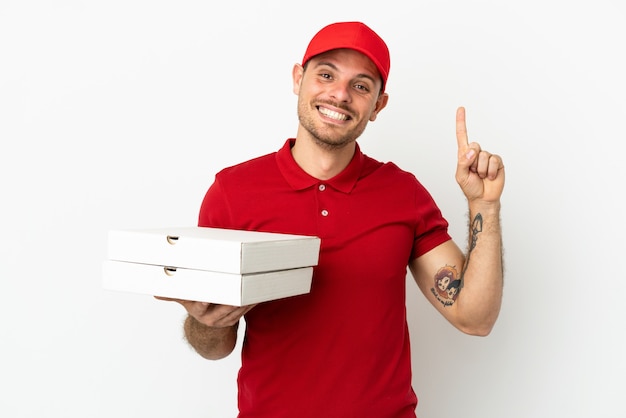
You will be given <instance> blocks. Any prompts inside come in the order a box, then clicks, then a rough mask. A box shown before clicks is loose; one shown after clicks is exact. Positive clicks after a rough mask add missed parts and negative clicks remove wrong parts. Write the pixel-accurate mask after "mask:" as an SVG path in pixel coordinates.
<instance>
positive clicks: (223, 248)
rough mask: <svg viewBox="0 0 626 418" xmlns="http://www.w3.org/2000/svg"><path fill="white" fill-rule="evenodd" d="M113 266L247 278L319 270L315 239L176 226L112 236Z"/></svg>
mask: <svg viewBox="0 0 626 418" xmlns="http://www.w3.org/2000/svg"><path fill="white" fill-rule="evenodd" d="M108 244H109V246H108V252H109V254H108V258H109V260H115V261H130V262H134V263H144V264H155V265H161V266H172V267H184V268H190V269H197V270H210V271H219V272H224V273H235V274H247V273H257V272H262V271H273V270H285V269H290V268H298V267H310V266H315V265H317V262H318V256H319V249H320V239H319V238H317V237H310V236H303V235H291V234H278V233H269V232H256V231H240V230H232V229H219V228H202V227H173V228H158V229H136V230H113V231H109V243H108Z"/></svg>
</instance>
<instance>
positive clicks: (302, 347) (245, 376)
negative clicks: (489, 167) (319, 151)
mask: <svg viewBox="0 0 626 418" xmlns="http://www.w3.org/2000/svg"><path fill="white" fill-rule="evenodd" d="M294 141H295V140H294V139H290V140H287V142H286V143H285V145H284V146H283V147H282V148H281V149H280V150H279V151H278V152H276V153H271V154H268V155H265V156H262V157H259V158H256V159H253V160H250V161H247V162H244V163H241V164H239V165H236V166H233V167H229V168H226V169H224V170H222V171H221V172H219V173H218V174H217V175H216V178H215V182H214V183H213V185H211V187H210V188H209V190H208V191H207V194H206V196H205V198H204V201H203V203H202V207H201V209H200V216H199V225H200V226H211V227H221V228H234V229H247V230H257V231H268V232H283V233H292V234H303V235H314V236H318V237H320V238H321V250H320V259H319V265H318V266H317V267H315V270H314V275H313V284H312V289H311V293H309V294H307V295H302V296H295V297H291V298H286V299H281V300H277V301H272V302H265V303H262V304H260V305H257V306H256V307H255V308H254V309H252V310H251V311H250V312H249V313H248V314H247V315H246V318H245V319H246V331H245V338H244V342H243V348H242V366H241V370H240V372H239V377H238V385H239V410H240V415H239V417H240V418H249V417H265V418H282V417H285V418H287V417H288V418H309V417H310V418H322V417H323V418H335V417H336V418H351V417H354V418H364V417H375V418H384V417H389V418H404V417H415V407H416V405H417V397H416V396H415V393H414V392H413V389H412V387H411V352H410V346H409V333H408V326H407V321H406V309H405V291H406V274H407V264H408V262H409V260H411V259H413V258H416V257H419V256H420V255H422V254H424V253H426V252H427V251H429V250H431V249H432V248H434V247H436V246H437V245H439V244H441V243H443V242H445V241H447V240H449V239H450V236H449V234H448V232H447V226H448V224H447V222H446V220H445V219H444V218H443V217H442V215H441V212H440V211H439V209H438V208H437V206H436V204H435V203H434V201H433V199H432V197H431V196H430V194H429V193H428V192H427V191H426V189H425V188H424V187H423V186H422V185H421V184H420V183H419V182H418V181H417V179H416V178H415V176H414V175H412V174H410V173H408V172H405V171H402V170H401V169H399V168H398V167H397V166H396V165H395V164H393V163H381V162H378V161H376V160H374V159H372V158H370V157H368V156H366V155H365V154H363V153H362V152H361V151H360V148H359V147H358V145H357V150H356V152H355V155H354V157H353V159H352V161H351V162H350V164H349V165H348V166H347V167H346V169H345V170H343V171H342V172H341V173H340V174H338V175H337V176H335V177H334V178H332V179H330V180H325V181H321V180H318V179H316V178H314V177H311V176H310V175H308V174H307V173H305V172H304V171H303V170H302V169H301V168H300V167H299V166H298V165H297V164H296V162H295V161H294V159H293V157H292V155H291V151H290V150H291V146H292V144H293V143H294Z"/></svg>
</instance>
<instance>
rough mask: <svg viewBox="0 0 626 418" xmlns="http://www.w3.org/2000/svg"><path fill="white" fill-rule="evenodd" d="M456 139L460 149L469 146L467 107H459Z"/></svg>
mask: <svg viewBox="0 0 626 418" xmlns="http://www.w3.org/2000/svg"><path fill="white" fill-rule="evenodd" d="M456 141H457V144H458V145H459V149H462V148H467V147H468V146H469V141H468V139H467V127H466V126H465V108H464V107H459V108H458V109H457V110H456Z"/></svg>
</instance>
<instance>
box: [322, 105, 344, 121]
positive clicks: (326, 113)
mask: <svg viewBox="0 0 626 418" xmlns="http://www.w3.org/2000/svg"><path fill="white" fill-rule="evenodd" d="M319 110H320V113H321V114H322V115H324V116H326V117H329V118H331V119H335V120H346V119H348V116H347V115H344V114H343V113H339V112H335V111H334V110H330V109H326V108H325V107H320V108H319Z"/></svg>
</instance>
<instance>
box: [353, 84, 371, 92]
mask: <svg viewBox="0 0 626 418" xmlns="http://www.w3.org/2000/svg"><path fill="white" fill-rule="evenodd" d="M354 87H355V88H356V89H357V90H363V91H369V88H368V87H367V86H366V85H363V84H357V85H355V86H354Z"/></svg>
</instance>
